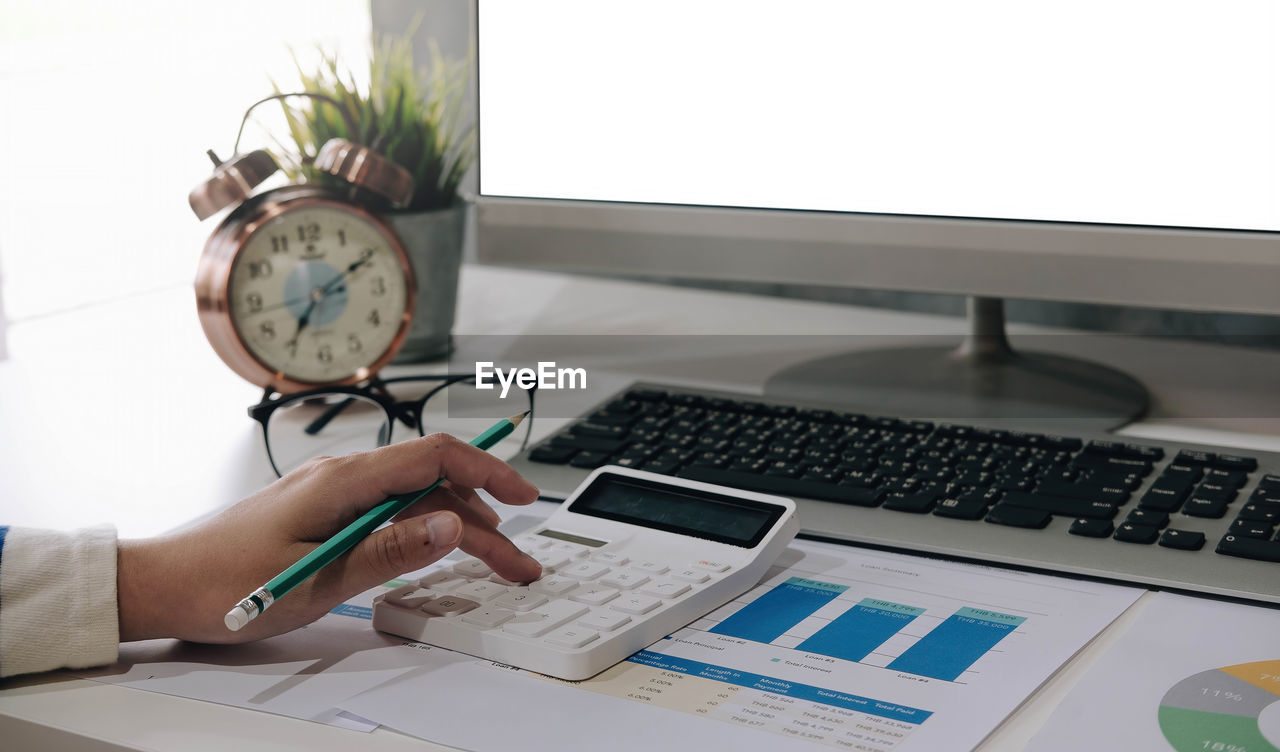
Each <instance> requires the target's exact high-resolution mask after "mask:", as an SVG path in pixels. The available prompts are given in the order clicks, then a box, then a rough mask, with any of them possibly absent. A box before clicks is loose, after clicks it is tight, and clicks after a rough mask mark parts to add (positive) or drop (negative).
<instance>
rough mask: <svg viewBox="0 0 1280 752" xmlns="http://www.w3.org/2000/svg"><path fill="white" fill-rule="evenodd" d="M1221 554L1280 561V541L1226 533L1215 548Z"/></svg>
mask: <svg viewBox="0 0 1280 752" xmlns="http://www.w3.org/2000/svg"><path fill="white" fill-rule="evenodd" d="M1215 550H1216V551H1217V552H1218V553H1220V554H1226V555H1227V556H1239V557H1241V558H1244V559H1259V560H1261V561H1278V562H1280V541H1273V540H1259V539H1258V538H1249V537H1246V536H1243V535H1232V534H1228V535H1224V536H1222V540H1220V541H1218V547H1217V548H1216V549H1215Z"/></svg>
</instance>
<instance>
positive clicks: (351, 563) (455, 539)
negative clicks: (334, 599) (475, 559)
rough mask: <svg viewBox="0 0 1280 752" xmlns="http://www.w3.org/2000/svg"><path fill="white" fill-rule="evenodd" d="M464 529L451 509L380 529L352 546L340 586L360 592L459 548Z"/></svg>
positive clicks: (344, 590)
mask: <svg viewBox="0 0 1280 752" xmlns="http://www.w3.org/2000/svg"><path fill="white" fill-rule="evenodd" d="M462 530H463V523H462V520H461V519H459V518H458V515H457V514H454V513H453V512H451V511H444V512H432V513H430V514H425V515H422V516H420V517H414V518H412V519H408V520H402V521H400V522H397V523H395V524H394V525H390V526H388V527H384V528H382V529H381V530H377V531H375V532H374V533H372V534H371V535H369V537H367V538H365V539H364V540H363V541H361V542H360V543H359V544H358V545H357V546H356V547H355V548H353V549H351V553H350V554H349V556H348V557H347V563H346V565H345V566H344V567H343V569H342V588H341V589H342V591H343V592H346V593H360V592H364V591H365V590H368V589H369V588H371V587H374V586H376V585H380V584H382V583H384V582H386V581H387V580H391V579H394V578H396V577H399V576H400V575H402V574H404V573H405V572H412V571H414V570H415V569H421V568H423V567H425V566H427V565H428V564H431V563H433V562H435V561H437V560H438V559H440V558H441V557H442V556H444V555H445V554H448V553H449V552H450V551H452V550H453V549H455V548H457V547H458V543H459V542H460V541H461V540H462V539H463V532H462ZM535 563H536V562H535Z"/></svg>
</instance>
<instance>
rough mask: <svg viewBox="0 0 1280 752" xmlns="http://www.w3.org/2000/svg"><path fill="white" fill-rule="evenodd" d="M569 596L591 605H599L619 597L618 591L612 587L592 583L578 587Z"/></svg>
mask: <svg viewBox="0 0 1280 752" xmlns="http://www.w3.org/2000/svg"><path fill="white" fill-rule="evenodd" d="M569 597H570V598H572V599H573V600H575V601H577V602H579V603H585V604H587V605H589V606H599V605H601V604H603V603H608V602H609V601H611V600H613V599H614V598H617V597H618V591H617V590H616V589H614V588H611V587H605V586H604V585H596V584H594V583H592V584H590V585H583V586H582V587H580V588H578V589H577V591H575V592H574V594H573V595H571V596H569Z"/></svg>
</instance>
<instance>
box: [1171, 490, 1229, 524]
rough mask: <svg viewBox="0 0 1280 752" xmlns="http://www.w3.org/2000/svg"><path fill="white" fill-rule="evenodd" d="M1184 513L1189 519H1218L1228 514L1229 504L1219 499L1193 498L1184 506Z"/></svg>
mask: <svg viewBox="0 0 1280 752" xmlns="http://www.w3.org/2000/svg"><path fill="white" fill-rule="evenodd" d="M1182 513H1183V514H1185V515H1187V516H1188V517H1208V518H1211V519H1217V518H1219V517H1222V516H1223V515H1225V514H1226V513H1227V502H1225V501H1221V500H1219V499H1205V498H1201V497H1199V496H1192V497H1191V498H1190V499H1187V503H1186V504H1183V505H1182Z"/></svg>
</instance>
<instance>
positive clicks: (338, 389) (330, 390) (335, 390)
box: [247, 373, 538, 478]
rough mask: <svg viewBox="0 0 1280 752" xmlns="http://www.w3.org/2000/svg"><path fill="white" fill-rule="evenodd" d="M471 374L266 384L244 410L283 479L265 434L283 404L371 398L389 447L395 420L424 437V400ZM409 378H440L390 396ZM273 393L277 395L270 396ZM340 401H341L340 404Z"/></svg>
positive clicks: (529, 424)
mask: <svg viewBox="0 0 1280 752" xmlns="http://www.w3.org/2000/svg"><path fill="white" fill-rule="evenodd" d="M474 379H475V374H473V373H443V374H424V375H421V376H393V377H391V378H385V379H383V378H378V377H376V376H375V377H373V378H372V379H370V380H368V381H366V382H364V383H363V384H355V385H352V386H330V387H317V388H315V389H307V390H305V391H301V392H290V393H288V394H281V393H279V392H277V391H276V390H275V389H272V388H271V387H267V388H266V389H265V390H263V392H262V400H261V401H260V402H258V404H256V405H250V406H249V408H248V410H247V412H248V413H249V417H250V418H252V419H253V420H254V421H255V422H257V423H258V424H259V425H260V426H262V445H263V447H264V448H265V449H266V450H267V461H268V462H269V463H270V464H271V469H272V470H274V471H275V474H276V477H278V478H283V477H284V476H285V475H286V474H285V473H282V472H280V468H279V467H277V466H276V460H275V457H274V456H273V455H272V454H271V439H270V438H269V437H268V435H267V424H268V423H269V422H270V420H271V414H272V413H273V412H275V411H276V410H277V409H278V408H279V407H281V406H282V405H287V404H290V403H291V402H294V401H296V400H305V399H307V398H309V397H318V396H320V395H323V394H349V395H351V396H353V397H364V398H366V399H371V400H373V401H374V402H376V403H377V404H378V406H379V407H381V408H382V411H383V413H385V414H386V416H387V418H388V420H389V425H388V428H387V438H386V441H385V442H382V443H379V444H378V446H379V447H384V446H389V445H390V444H391V434H392V432H393V430H394V428H395V424H396V421H397V420H398V421H400V422H401V423H403V424H405V425H406V426H408V427H410V428H415V429H417V431H418V435H419V436H426V435H427V434H426V430H425V426H423V424H422V414H423V408H425V407H426V404H427V400H429V399H431V398H432V397H434V396H436V395H437V394H439V393H440V392H443V391H444V390H445V389H448V388H449V387H450V386H453V385H454V384H457V383H460V382H463V381H468V380H474ZM410 381H439V382H441V383H440V384H439V385H438V386H436V387H435V388H433V389H431V390H430V391H428V392H427V393H426V394H425V395H423V396H422V397H419V398H415V399H411V400H399V399H396V398H395V397H393V396H392V395H391V392H390V390H389V389H388V388H387V387H388V385H390V384H399V383H406V382H410ZM521 391H524V392H525V393H526V394H527V395H528V397H529V416H528V418H527V419H526V420H525V421H524V424H525V432H524V437H523V438H522V439H521V441H520V450H521V451H523V450H524V449H525V448H526V447H527V446H528V445H529V437H530V436H531V435H532V432H533V416H534V399H533V398H534V394H535V393H536V392H537V391H538V386H537V384H534V385H533V386H531V387H529V388H528V389H522V390H521ZM272 395H279V396H277V397H275V398H274V399H273V398H272ZM340 404H341V403H340ZM335 417H337V412H335V413H334V414H333V416H331V417H327V418H326V417H325V416H321V417H320V418H317V419H316V420H317V421H320V420H323V421H324V423H322V424H321V425H320V426H318V427H317V430H319V429H321V428H324V426H325V425H327V424H328V422H329V421H331V420H333V418H335Z"/></svg>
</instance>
